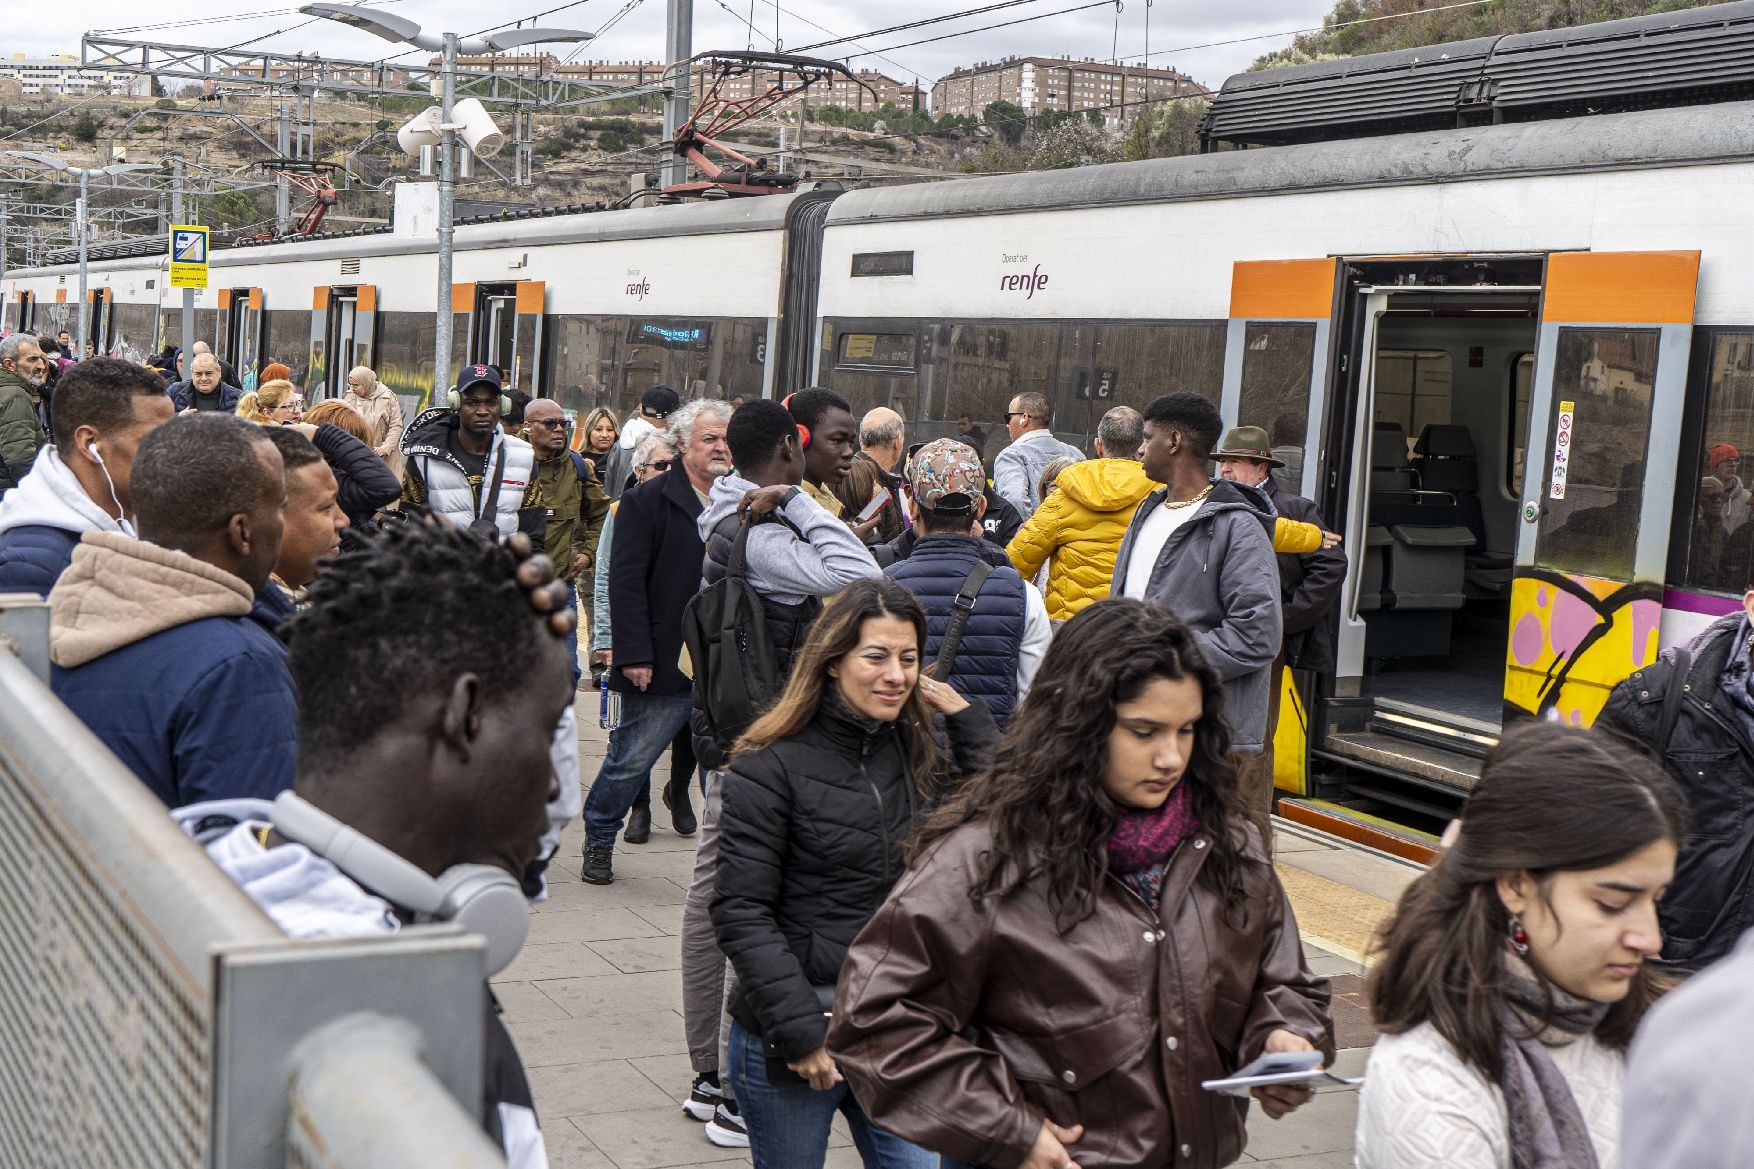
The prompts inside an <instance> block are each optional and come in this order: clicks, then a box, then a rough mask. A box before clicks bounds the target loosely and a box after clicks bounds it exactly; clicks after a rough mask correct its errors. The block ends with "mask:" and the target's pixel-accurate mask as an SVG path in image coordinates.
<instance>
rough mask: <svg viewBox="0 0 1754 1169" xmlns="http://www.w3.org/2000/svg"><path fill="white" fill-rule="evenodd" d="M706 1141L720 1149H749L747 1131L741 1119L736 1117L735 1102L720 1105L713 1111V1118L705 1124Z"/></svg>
mask: <svg viewBox="0 0 1754 1169" xmlns="http://www.w3.org/2000/svg"><path fill="white" fill-rule="evenodd" d="M706 1139H707V1140H709V1141H711V1142H712V1143H713V1144H715V1145H717V1146H719V1148H721V1149H747V1148H748V1147H749V1130H748V1129H746V1128H744V1127H743V1118H742V1117H741V1116H738V1115H737V1104H736V1102H735V1101H732V1102H730V1103H728V1104H720V1105H719V1106H718V1107H717V1108H715V1109H714V1110H713V1118H712V1119H711V1120H709V1121H707V1122H706Z"/></svg>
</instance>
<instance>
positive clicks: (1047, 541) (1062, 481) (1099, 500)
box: [1005, 459, 1322, 621]
mask: <svg viewBox="0 0 1754 1169" xmlns="http://www.w3.org/2000/svg"><path fill="white" fill-rule="evenodd" d="M1162 486H1163V484H1161V483H1154V482H1152V481H1151V480H1150V479H1147V478H1146V477H1145V468H1144V467H1142V466H1141V465H1140V464H1139V462H1138V461H1137V460H1135V459H1087V460H1085V461H1084V462H1082V463H1074V464H1073V465H1072V466H1070V467H1067V468H1066V469H1065V470H1064V471H1061V472H1060V477H1059V478H1058V479H1057V480H1055V481H1054V490H1053V492H1052V493H1051V494H1049V495H1048V497H1047V499H1045V500H1043V501H1042V505H1041V506H1040V507H1039V508H1037V509H1036V510H1035V514H1034V515H1032V516H1030V517H1029V520H1028V522H1026V523H1025V524H1024V525H1023V526H1022V527H1021V528H1019V529H1018V530H1017V534H1016V535H1015V536H1013V537H1011V543H1010V544H1009V545H1007V546H1006V548H1005V551H1006V553H1007V554H1008V555H1009V556H1010V557H1011V563H1012V564H1013V565H1014V566H1016V568H1017V571H1018V572H1020V573H1022V574H1023V579H1024V580H1034V579H1035V575H1036V573H1038V572H1040V571H1041V566H1042V565H1043V564H1044V563H1045V564H1048V565H1049V567H1048V587H1047V609H1048V618H1049V619H1050V620H1053V621H1065V620H1067V619H1069V618H1071V617H1073V616H1075V615H1077V613H1078V612H1079V611H1080V610H1081V609H1083V608H1084V607H1085V606H1087V605H1089V604H1092V603H1093V602H1096V601H1100V600H1102V599H1103V598H1104V597H1106V596H1108V593H1109V582H1110V581H1111V580H1112V579H1113V578H1114V574H1115V553H1116V552H1118V551H1120V547H1121V537H1123V536H1125V535H1126V534H1127V525H1128V524H1130V523H1132V522H1133V513H1134V512H1135V511H1137V510H1138V508H1139V504H1140V503H1141V502H1142V501H1143V500H1144V498H1145V497H1146V496H1147V495H1150V494H1151V493H1152V492H1153V491H1156V490H1157V489H1158V488H1159V487H1162ZM1321 546H1322V530H1321V529H1320V528H1318V527H1316V525H1314V524H1305V523H1300V522H1298V521H1297V520H1289V519H1286V518H1285V517H1284V516H1280V517H1279V518H1278V519H1277V520H1276V521H1275V522H1274V524H1273V551H1275V552H1314V551H1316V550H1317V549H1319V548H1320V547H1321Z"/></svg>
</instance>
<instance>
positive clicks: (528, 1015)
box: [494, 700, 1418, 1169]
mask: <svg viewBox="0 0 1754 1169" xmlns="http://www.w3.org/2000/svg"><path fill="white" fill-rule="evenodd" d="M578 713H579V721H580V727H581V730H580V744H579V747H580V760H579V770H580V773H581V776H582V780H581V782H582V783H584V784H585V785H587V786H588V785H589V783H590V780H591V778H592V777H593V776H594V775H595V774H596V771H597V766H598V764H599V763H600V761H601V760H602V757H603V750H604V747H605V745H606V738H607V736H606V735H605V734H604V733H603V732H602V731H600V730H598V729H597V723H596V709H595V703H594V702H591V703H589V704H587V702H586V701H583V700H581V701H580V703H579V706H578ZM656 819H657V820H658V821H659V823H656V824H654V826H653V830H652V838H651V841H650V842H649V843H647V844H644V845H629V844H621V845H619V846H618V848H617V849H616V854H615V883H614V884H613V885H609V886H604V887H598V886H592V885H586V884H584V883H583V882H581V881H580V880H579V877H578V869H579V852H580V847H581V845H582V843H583V839H584V832H583V828H582V827H581V826H580V825H578V824H576V823H575V824H574V825H572V826H571V828H570V829H569V830H568V832H567V833H566V836H565V839H564V840H563V842H562V844H561V850H560V855H559V856H558V857H557V858H556V864H555V865H554V867H553V868H551V869H550V870H549V877H550V897H549V900H548V902H547V903H546V904H544V905H542V906H539V907H538V908H537V911H536V914H535V917H534V920H533V922H532V926H531V931H530V943H529V944H528V945H527V946H525V947H524V951H523V953H522V954H520V955H519V957H518V960H517V961H516V962H515V963H513V964H512V966H511V967H509V968H508V969H507V970H506V971H505V972H504V973H503V975H502V976H501V977H500V978H499V979H497V980H495V985H494V990H495V992H496V993H497V994H498V996H499V999H500V1002H501V1003H502V1004H503V1005H504V1007H505V1020H506V1023H507V1025H508V1026H509V1028H510V1030H511V1032H512V1035H513V1037H514V1038H515V1039H516V1040H517V1044H518V1049H519V1051H520V1052H521V1053H522V1054H523V1057H524V1063H525V1065H526V1066H527V1067H528V1068H529V1072H530V1080H531V1085H532V1087H533V1088H534V1090H535V1095H536V1107H537V1110H538V1111H539V1112H540V1114H541V1117H542V1128H543V1132H544V1134H545V1135H546V1137H547V1140H548V1154H549V1158H550V1163H551V1164H552V1165H553V1166H554V1169H681V1167H685V1166H695V1165H701V1166H706V1165H720V1166H734V1165H736V1164H747V1163H748V1162H749V1157H748V1154H747V1152H746V1151H743V1150H730V1149H720V1148H716V1147H715V1146H713V1145H712V1144H710V1143H709V1142H708V1141H707V1139H706V1137H705V1136H704V1135H703V1134H702V1131H701V1125H699V1124H697V1123H695V1122H694V1121H691V1120H689V1119H687V1118H686V1117H685V1116H684V1115H683V1113H682V1109H681V1108H680V1106H679V1101H680V1100H681V1099H682V1097H683V1096H685V1095H686V1094H687V1092H688V1087H689V1084H690V1082H691V1081H692V1079H693V1075H692V1072H691V1071H690V1069H689V1065H688V1055H687V1051H688V1048H687V1044H686V1043H685V1041H684V1038H683V1030H682V979H681V973H680V967H681V945H680V942H679V935H680V933H681V930H682V901H683V897H684V895H685V893H686V892H687V886H688V877H689V873H690V870H691V867H692V864H693V858H694V838H693V837H680V836H677V835H676V834H675V833H674V832H672V831H671V830H670V829H669V826H668V821H667V818H666V817H665V816H664V814H663V812H662V810H661V809H659V813H658V816H657V817H656ZM1276 848H1277V853H1276V856H1277V859H1278V864H1279V871H1280V875H1281V879H1282V880H1283V881H1284V883H1285V886H1286V889H1287V890H1288V891H1289V893H1290V895H1291V898H1292V902H1293V904H1294V905H1295V907H1296V910H1297V914H1298V922H1299V925H1300V927H1301V928H1302V930H1303V932H1304V941H1305V946H1306V949H1307V950H1308V953H1309V956H1310V961H1311V963H1312V965H1314V967H1315V968H1316V970H1317V971H1318V972H1319V973H1321V974H1324V975H1327V976H1328V977H1329V978H1331V979H1333V980H1334V994H1335V1022H1336V1026H1337V1029H1338V1036H1339V1041H1340V1044H1341V1047H1342V1048H1343V1051H1342V1054H1341V1057H1340V1060H1339V1063H1338V1066H1337V1068H1336V1070H1337V1071H1339V1072H1340V1073H1341V1074H1343V1075H1359V1074H1362V1070H1363V1067H1364V1060H1365V1057H1366V1055H1367V1053H1368V1046H1369V1044H1370V1042H1372V1040H1373V1039H1374V1032H1373V1031H1372V1029H1371V1028H1370V1024H1369V1019H1368V1017H1367V1016H1366V1015H1365V1013H1364V1011H1363V1007H1362V997H1361V996H1362V990H1363V984H1362V980H1361V978H1360V976H1361V974H1362V973H1363V968H1362V966H1361V965H1360V961H1361V959H1362V958H1363V956H1364V953H1365V951H1366V950H1367V949H1368V945H1369V937H1370V934H1371V931H1372V930H1374V929H1375V927H1376V924H1377V923H1378V922H1380V921H1381V920H1382V918H1383V917H1384V916H1385V915H1386V914H1387V912H1388V910H1389V908H1390V906H1391V904H1392V901H1393V899H1394V898H1395V897H1396V896H1398V895H1399V893H1400V891H1401V889H1402V888H1404V887H1405V885H1406V884H1407V882H1408V881H1410V880H1412V878H1413V877H1414V876H1415V875H1417V873H1418V869H1417V868H1415V867H1414V866H1412V865H1409V864H1407V863H1405V862H1402V861H1397V860H1394V859H1392V858H1388V857H1382V856H1378V855H1376V854H1372V853H1368V852H1363V851H1360V850H1357V849H1353V848H1350V847H1347V846H1343V845H1341V844H1340V843H1339V842H1336V841H1334V840H1332V839H1331V838H1329V837H1325V836H1323V835H1322V834H1320V833H1314V832H1307V831H1305V830H1303V829H1300V828H1296V827H1291V826H1286V827H1283V828H1281V830H1280V831H1279V833H1278V835H1277V840H1276ZM1355 1098H1356V1093H1355V1092H1354V1091H1353V1090H1351V1089H1345V1088H1335V1089H1331V1090H1323V1091H1321V1092H1319V1093H1318V1094H1317V1096H1316V1098H1315V1100H1313V1101H1312V1102H1311V1103H1310V1104H1308V1105H1306V1106H1305V1107H1304V1108H1302V1109H1300V1110H1298V1111H1297V1112H1296V1113H1293V1114H1292V1115H1291V1116H1289V1117H1287V1118H1286V1119H1284V1120H1281V1121H1271V1120H1268V1119H1267V1118H1266V1117H1264V1116H1263V1115H1261V1113H1260V1111H1259V1109H1255V1110H1253V1111H1251V1113H1250V1117H1249V1143H1248V1153H1247V1155H1246V1156H1245V1157H1244V1158H1243V1160H1242V1162H1240V1163H1241V1164H1246V1165H1254V1166H1259V1167H1261V1169H1348V1167H1350V1166H1351V1164H1352V1125H1353V1117H1354V1114H1355V1109H1356V1103H1355ZM858 1166H859V1158H858V1154H857V1153H856V1152H855V1150H854V1149H853V1148H852V1143H851V1141H850V1140H848V1139H847V1137H846V1132H845V1129H844V1128H843V1127H842V1126H841V1125H840V1124H839V1122H837V1123H836V1134H835V1137H834V1140H833V1147H831V1148H830V1150H829V1154H828V1169H857V1167H858Z"/></svg>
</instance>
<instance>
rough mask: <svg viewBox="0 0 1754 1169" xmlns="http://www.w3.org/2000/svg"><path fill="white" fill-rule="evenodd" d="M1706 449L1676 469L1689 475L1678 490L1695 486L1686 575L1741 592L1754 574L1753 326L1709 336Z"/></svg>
mask: <svg viewBox="0 0 1754 1169" xmlns="http://www.w3.org/2000/svg"><path fill="white" fill-rule="evenodd" d="M1700 448H1701V449H1700V450H1699V452H1698V453H1697V454H1696V455H1695V456H1694V457H1693V458H1691V459H1688V458H1683V459H1682V460H1681V461H1680V466H1679V467H1678V468H1677V474H1678V476H1688V477H1690V479H1688V480H1686V481H1683V480H1681V479H1679V478H1678V480H1677V484H1676V487H1677V491H1676V494H1677V495H1679V494H1682V492H1683V491H1685V490H1687V489H1689V488H1691V490H1692V491H1693V493H1694V507H1693V514H1692V517H1691V522H1690V523H1687V524H1686V527H1687V540H1686V544H1685V548H1686V553H1685V555H1686V560H1685V563H1684V566H1683V569H1682V572H1681V573H1680V577H1681V581H1682V583H1683V584H1684V585H1686V586H1688V587H1691V588H1696V589H1706V590H1710V591H1712V592H1723V593H1740V592H1742V591H1743V590H1744V589H1745V588H1747V586H1748V584H1749V582H1750V580H1754V523H1750V522H1749V520H1750V518H1751V516H1754V509H1751V508H1750V502H1751V501H1750V497H1749V490H1748V486H1747V483H1748V478H1749V475H1750V474H1751V473H1754V332H1734V333H1731V332H1723V333H1715V334H1713V335H1712V337H1711V341H1710V350H1709V354H1708V357H1707V365H1706V402H1705V430H1704V433H1703V434H1702V435H1701V442H1700ZM1677 522H1678V523H1682V522H1685V521H1682V520H1680V519H1679V517H1678V518H1677ZM1677 546H1679V545H1677Z"/></svg>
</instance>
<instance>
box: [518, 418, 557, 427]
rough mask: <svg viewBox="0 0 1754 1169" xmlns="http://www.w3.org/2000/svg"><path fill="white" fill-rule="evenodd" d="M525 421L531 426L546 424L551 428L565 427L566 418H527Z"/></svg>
mask: <svg viewBox="0 0 1754 1169" xmlns="http://www.w3.org/2000/svg"><path fill="white" fill-rule="evenodd" d="M525 421H526V422H528V423H529V424H530V425H531V426H546V427H548V428H550V429H552V430H565V429H566V419H564V418H527V419H525Z"/></svg>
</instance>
